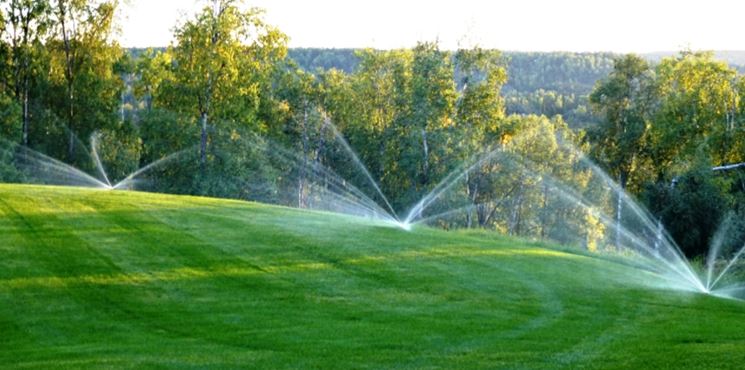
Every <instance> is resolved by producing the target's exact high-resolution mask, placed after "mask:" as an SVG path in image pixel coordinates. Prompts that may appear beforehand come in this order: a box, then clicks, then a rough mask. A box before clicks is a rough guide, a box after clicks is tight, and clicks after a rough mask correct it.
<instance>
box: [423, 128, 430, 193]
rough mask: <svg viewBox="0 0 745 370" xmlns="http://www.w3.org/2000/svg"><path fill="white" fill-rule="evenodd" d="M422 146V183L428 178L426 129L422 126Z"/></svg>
mask: <svg viewBox="0 0 745 370" xmlns="http://www.w3.org/2000/svg"><path fill="white" fill-rule="evenodd" d="M422 146H423V147H424V164H423V165H422V185H426V184H427V182H428V179H429V176H428V175H429V145H428V144H427V129H426V128H422Z"/></svg>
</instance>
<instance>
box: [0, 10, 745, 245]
mask: <svg viewBox="0 0 745 370" xmlns="http://www.w3.org/2000/svg"><path fill="white" fill-rule="evenodd" d="M215 3H216V5H217V6H215V7H212V6H207V7H205V8H204V9H203V10H201V11H200V12H199V13H198V14H196V15H194V16H192V17H191V18H188V19H187V20H186V21H184V22H183V23H182V24H179V25H176V27H175V28H174V34H173V38H174V42H173V43H172V44H171V45H169V46H168V47H166V48H161V49H157V48H155V49H147V50H126V49H124V48H123V47H121V46H120V45H119V44H118V43H117V42H116V41H115V29H116V22H115V14H116V7H117V6H118V2H116V1H95V0H76V1H65V0H17V1H3V2H2V5H1V6H2V8H1V9H0V40H1V42H0V135H2V138H3V140H2V144H3V146H4V147H5V149H4V150H3V151H0V181H3V182H14V181H16V182H23V181H24V177H26V176H28V175H29V174H25V173H23V172H21V171H18V170H16V169H15V168H14V167H13V166H12V165H9V164H8V158H9V157H11V156H12V152H13V151H14V150H18V149H17V148H30V149H33V150H34V151H38V152H40V153H44V154H45V155H47V156H49V157H52V158H56V159H58V160H60V161H63V162H65V163H69V164H72V165H74V166H76V167H78V168H81V169H85V170H88V171H91V170H93V168H92V165H91V161H90V157H89V156H87V155H86V153H88V152H90V150H91V148H90V145H91V144H90V141H89V140H90V138H92V137H94V138H96V141H97V142H98V143H99V145H100V148H99V150H100V153H101V155H102V160H103V161H104V162H105V164H106V167H107V168H108V169H109V171H110V175H111V176H112V177H122V176H125V175H126V174H127V173H130V172H132V171H134V170H136V169H137V168H140V167H142V166H144V165H146V164H148V163H151V162H153V161H156V160H159V159H161V158H164V157H166V156H168V155H171V154H172V153H179V152H180V151H184V150H189V149H190V148H194V155H193V156H192V157H188V160H183V161H180V162H179V163H178V164H177V165H173V166H170V167H167V168H166V169H163V170H162V171H160V172H158V173H156V174H155V175H154V178H153V179H152V181H151V182H150V183H149V184H148V186H149V189H148V190H152V191H157V192H166V193H179V194H197V195H207V196H214V197H225V198H237V199H246V200H262V201H263V200H266V199H267V198H276V199H274V201H276V202H279V203H284V204H288V205H294V206H299V207H303V206H304V205H305V204H307V203H308V202H309V201H310V200H309V199H305V198H304V195H303V194H304V190H303V188H304V186H306V185H305V184H304V182H303V181H302V178H303V176H304V175H303V174H302V173H301V174H300V175H299V176H297V177H299V178H300V179H301V181H299V182H297V183H296V184H295V185H293V186H296V187H297V191H296V192H295V193H294V194H293V195H292V196H289V195H287V194H284V193H282V192H279V191H277V189H279V188H280V187H281V186H283V184H281V182H282V181H283V178H287V177H288V176H283V174H286V173H289V172H292V171H304V170H303V169H302V168H299V169H297V168H289V167H288V168H286V169H280V170H277V167H271V168H270V167H266V166H263V165H262V163H264V162H263V161H262V160H259V159H260V158H265V157H267V156H269V155H271V154H272V153H268V152H267V149H266V148H268V146H267V145H266V143H273V144H272V145H273V147H277V146H281V147H282V148H288V149H289V150H291V151H292V152H293V153H295V154H296V155H298V156H300V157H301V158H302V159H303V160H304V161H306V163H319V164H322V165H323V166H326V167H328V168H333V169H334V170H335V171H337V172H339V173H340V174H343V175H345V176H346V177H347V178H353V177H354V176H355V173H354V171H353V169H352V168H351V165H350V164H349V163H348V162H346V161H345V160H343V159H342V158H341V157H340V156H339V153H338V152H337V150H336V149H335V147H333V146H332V145H330V144H329V135H333V131H335V130H337V129H338V130H339V131H340V132H341V133H342V134H343V136H344V137H345V138H346V139H347V140H348V142H349V144H350V145H351V147H353V148H354V150H355V151H356V152H357V153H358V154H359V156H360V160H361V161H362V162H363V163H365V165H366V167H367V168H368V169H369V171H370V172H371V175H372V177H374V178H375V179H378V180H379V184H380V187H381V189H382V191H383V192H384V193H385V194H387V195H388V197H389V199H390V200H391V203H392V207H393V208H400V207H402V206H405V205H407V204H410V203H411V202H413V201H415V200H416V199H418V198H419V197H421V196H422V194H424V193H426V192H427V191H429V190H431V189H432V188H433V187H434V186H436V185H437V183H438V182H439V180H440V179H442V178H443V177H445V176H447V174H448V173H449V172H450V171H452V170H453V169H454V168H455V167H456V166H457V164H459V163H463V162H464V161H467V160H468V158H471V157H473V156H474V155H478V154H479V153H482V152H483V151H485V150H488V149H490V148H495V147H498V146H508V147H510V148H512V149H511V150H514V151H517V152H521V153H524V154H525V155H526V156H531V157H535V158H538V157H541V158H543V160H545V161H549V162H554V164H555V165H556V166H557V168H559V167H561V166H565V167H571V166H574V165H576V160H577V159H576V158H575V157H573V156H571V155H560V154H561V153H559V149H556V148H559V147H560V145H559V144H558V143H559V142H564V143H566V142H571V143H572V144H573V145H574V146H575V147H576V148H579V150H580V151H582V152H583V153H584V154H586V155H587V156H589V157H590V158H592V160H593V161H595V162H596V163H598V164H599V165H600V166H601V167H602V168H603V169H604V170H605V171H606V172H607V173H608V174H609V175H610V176H612V177H613V178H614V179H615V180H616V181H617V183H618V184H619V185H620V186H621V187H622V188H623V189H625V190H626V191H628V192H629V193H630V194H632V195H633V196H634V197H635V198H636V199H638V200H639V201H641V202H642V203H643V204H644V205H645V206H646V207H647V208H648V209H649V210H650V211H651V212H652V213H653V214H654V216H655V217H656V218H658V219H659V220H661V222H662V223H664V224H665V227H666V229H667V230H668V231H669V232H670V233H671V235H672V237H673V238H674V239H675V240H676V241H677V242H678V244H679V245H680V247H681V249H682V250H683V251H684V252H685V253H686V254H688V255H690V256H698V255H701V254H702V253H704V251H705V248H706V246H707V245H708V243H709V241H710V239H711V238H712V237H713V236H714V235H715V234H716V231H717V230H716V229H717V225H719V224H720V222H721V220H723V219H725V218H730V219H733V220H745V171H743V170H745V166H742V165H741V164H742V163H743V162H745V102H743V101H742V98H743V97H745V77H744V76H743V75H742V74H741V73H740V72H738V69H737V67H736V66H730V65H729V64H728V63H726V62H725V61H722V60H720V59H717V58H716V57H715V55H714V53H711V52H701V51H691V50H684V51H681V52H679V53H678V54H676V55H673V56H665V57H661V58H659V59H658V60H651V59H650V58H647V57H643V56H639V55H633V54H629V55H615V54H605V53H599V54H572V53H502V52H500V51H497V50H487V49H482V48H479V47H473V48H468V49H462V50H443V49H441V48H440V47H439V45H438V44H437V43H436V42H421V43H419V44H417V45H416V46H414V47H413V48H410V49H401V50H372V49H360V50H339V51H335V52H328V51H324V50H314V49H295V50H290V49H288V37H287V36H286V35H285V34H283V33H282V31H281V30H279V29H277V28H275V27H273V26H272V25H270V24H267V23H266V21H265V19H264V15H263V12H262V11H261V10H260V9H254V8H249V9H246V8H244V7H241V6H237V5H236V3H235V2H234V1H230V0H218V1H216V2H215ZM516 138H530V139H529V141H521V140H517V139H516ZM535 143H542V144H541V146H540V148H541V149H540V150H539V149H537V147H536V145H534V144H535ZM3 156H4V157H5V159H3V158H2V157H3ZM490 171H494V169H493V168H489V167H488V166H484V168H481V169H479V173H478V176H473V177H471V178H469V179H466V182H467V184H466V185H465V186H464V187H463V189H462V192H463V196H464V197H466V198H468V199H470V200H471V201H472V202H473V203H474V205H476V204H478V205H479V206H478V207H475V208H474V211H473V212H474V214H473V217H471V216H468V217H467V218H466V219H464V220H458V221H454V222H460V223H462V224H463V225H464V226H467V227H474V228H476V227H478V228H486V229H496V230H499V231H502V232H505V233H511V234H519V235H527V236H536V235H537V234H539V233H540V235H541V236H543V234H544V230H545V229H546V227H545V225H543V226H541V227H538V226H535V225H533V224H531V221H529V220H531V219H538V218H531V217H529V215H530V214H535V215H539V214H540V215H544V214H546V213H550V212H552V210H549V209H547V207H548V206H547V205H546V202H545V199H544V200H541V199H520V204H519V207H515V205H514V204H513V205H512V206H511V209H517V210H518V212H522V213H524V214H522V215H515V214H510V215H506V216H505V217H504V218H500V217H492V216H491V215H493V214H495V213H494V209H497V208H498V207H502V206H504V205H503V202H500V200H502V199H506V194H505V193H504V192H505V191H506V190H505V189H512V188H514V187H513V186H509V185H507V184H508V183H511V184H518V183H519V182H520V181H523V179H518V178H515V179H504V178H499V179H496V178H494V177H493V176H492V177H490V174H491V172H490ZM257 174H261V176H262V178H265V179H271V181H264V182H262V183H261V184H257V183H256V182H255V181H254V179H255V178H256V177H257V176H258V175H257ZM557 176H561V175H560V174H557ZM476 189H478V191H475V190H476ZM510 199H513V198H510ZM608 204H609V207H612V204H613V202H609V203H608ZM513 213H514V212H513ZM610 213H611V214H613V213H614V212H610ZM618 214H619V215H620V214H621V212H620V210H619V211H618ZM536 217H539V216H536ZM540 217H543V216H540ZM619 217H620V216H619ZM544 221H545V220H544ZM552 222H560V220H554V221H552ZM544 223H545V222H544ZM557 225H558V224H557ZM562 227H571V225H563V226H562ZM739 227H740V228H741V229H743V228H745V225H740V226H739ZM601 231H602V230H601ZM549 237H550V236H549ZM740 237H742V235H741V236H740Z"/></svg>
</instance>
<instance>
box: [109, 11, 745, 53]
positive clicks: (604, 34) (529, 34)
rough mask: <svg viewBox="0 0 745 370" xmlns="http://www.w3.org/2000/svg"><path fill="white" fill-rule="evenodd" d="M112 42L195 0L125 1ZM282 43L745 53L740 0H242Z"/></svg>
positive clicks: (169, 27) (149, 31)
mask: <svg viewBox="0 0 745 370" xmlns="http://www.w3.org/2000/svg"><path fill="white" fill-rule="evenodd" d="M125 1H126V2H125V4H124V5H122V8H121V9H120V14H119V18H120V19H119V20H120V26H121V31H120V32H121V33H120V35H119V40H120V42H121V44H122V45H124V46H126V47H146V46H166V45H168V44H169V43H170V42H171V40H172V31H173V28H174V26H176V25H177V24H179V23H180V22H183V21H184V20H186V19H188V18H190V17H192V16H193V15H194V14H195V13H196V11H197V10H198V9H200V8H201V7H203V6H204V5H205V4H206V2H205V1H204V0H125ZM246 4H248V5H249V6H256V7H260V8H263V9H265V10H266V14H265V20H266V21H267V22H268V23H270V24H272V25H274V26H276V27H278V28H279V29H280V30H281V31H282V32H284V33H285V34H287V35H288V36H289V38H290V41H289V46H290V47H324V48H362V47H371V48H377V49H394V48H407V47H413V46H414V45H416V43H417V41H439V43H440V47H442V48H444V49H457V48H458V47H473V46H476V45H478V46H481V47H484V48H496V49H500V50H511V51H578V52H579V51H613V52H621V53H628V52H637V53H645V52H652V51H675V50H681V49H685V48H690V49H694V50H745V27H743V21H742V20H743V15H745V1H743V0H706V1H693V0H679V1H674V0H669V1H668V0H616V1H607V0H595V1H591V0H554V1H552V0H509V1H487V0H448V1H442V0H429V1H425V0H375V1H353V0H347V1H344V0H314V1H303V0H295V1H292V0H247V1H246Z"/></svg>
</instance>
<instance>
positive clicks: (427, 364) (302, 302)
mask: <svg viewBox="0 0 745 370" xmlns="http://www.w3.org/2000/svg"><path fill="white" fill-rule="evenodd" d="M0 256H2V258H0V333H2V335H0V367H2V368H29V367H31V368H50V367H63V368H100V367H115V368H143V367H198V368H203V367H215V368H226V367H229V368H233V367H248V368H256V367H264V368H359V367H373V368H391V367H398V368H436V367H444V368H472V367H511V368H512V367H528V368H546V367H569V368H576V367H595V366H599V367H604V368H642V367H650V368H659V367H666V368H681V367H700V368H712V367H714V368H727V367H737V366H739V364H741V363H742V360H743V359H745V358H744V357H745V355H744V354H743V352H742V351H740V349H741V348H743V346H745V331H743V330H742V327H743V326H742V323H743V322H745V305H743V304H742V303H741V302H737V301H731V300H722V299H718V298H716V297H710V296H705V295H701V294H695V293H689V292H682V291H674V290H668V289H665V286H666V284H667V283H666V282H665V281H663V280H660V277H658V276H655V275H654V274H652V273H650V272H647V271H644V270H640V269H638V268H634V267H633V266H629V265H626V264H621V263H618V262H617V261H614V260H609V259H604V258H599V257H598V256H595V255H593V254H591V253H575V252H574V251H572V250H571V249H570V248H554V247H552V246H547V245H542V244H540V243H532V242H531V243H528V242H524V241H521V240H518V239H511V238H506V237H502V236H499V235H496V234H494V233H489V232H483V231H482V232H446V231H441V230H435V229H429V228H423V227H417V228H414V230H413V231H411V232H406V231H403V230H401V229H400V228H396V227H391V226H389V225H383V224H380V223H369V222H368V221H366V220H364V219H358V218H350V217H344V216H338V215H332V214H327V213H319V212H312V211H299V210H293V209H288V208H282V207H272V206H266V205H261V204H255V203H246V202H238V201H225V200H216V199H209V198H200V197H181V196H170V195H160V194H145V193H135V192H120V191H94V190H84V189H73V188H54V187H41V186H17V185H0Z"/></svg>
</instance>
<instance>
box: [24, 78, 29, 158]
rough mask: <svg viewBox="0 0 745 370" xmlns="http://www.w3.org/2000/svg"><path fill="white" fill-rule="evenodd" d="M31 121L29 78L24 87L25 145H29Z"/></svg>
mask: <svg viewBox="0 0 745 370" xmlns="http://www.w3.org/2000/svg"><path fill="white" fill-rule="evenodd" d="M28 126H29V121H28V79H27V80H26V82H25V83H24V88H23V146H26V147H27V146H28V132H29V127H28Z"/></svg>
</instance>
